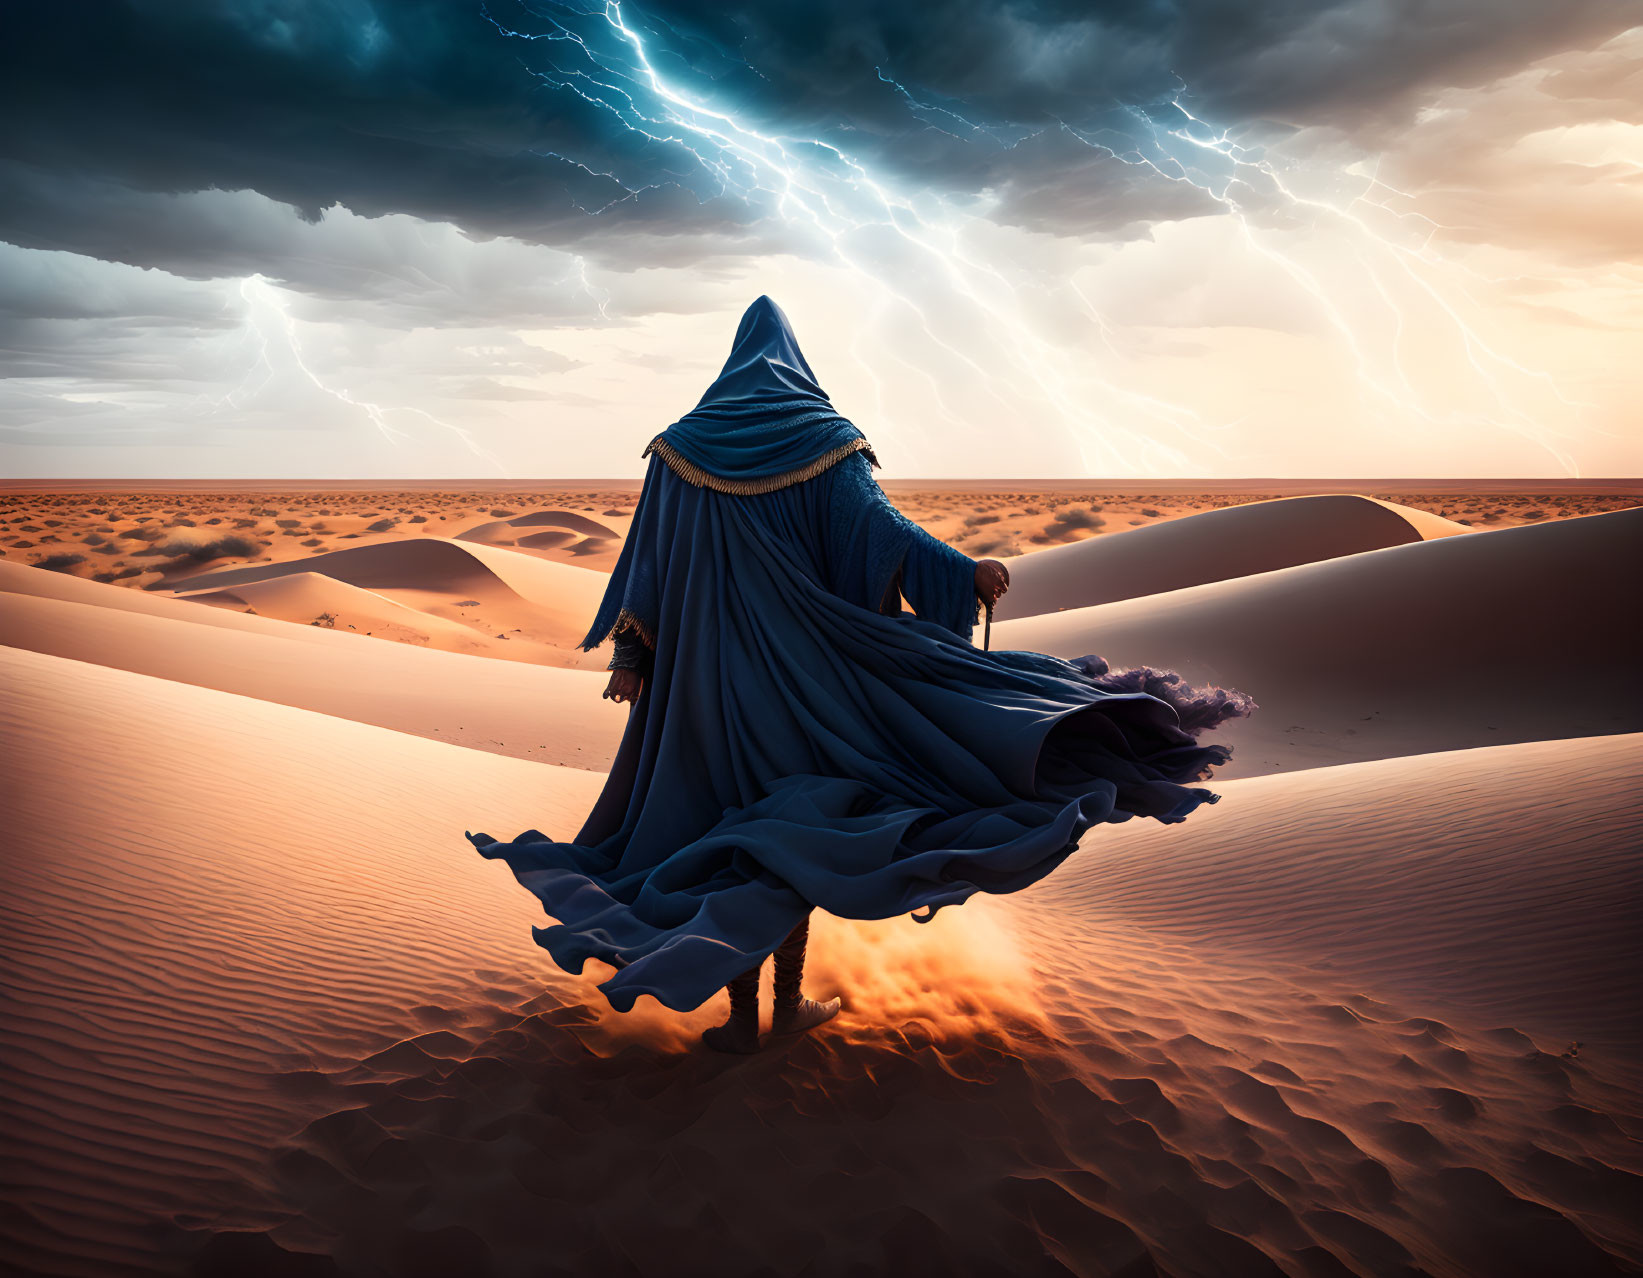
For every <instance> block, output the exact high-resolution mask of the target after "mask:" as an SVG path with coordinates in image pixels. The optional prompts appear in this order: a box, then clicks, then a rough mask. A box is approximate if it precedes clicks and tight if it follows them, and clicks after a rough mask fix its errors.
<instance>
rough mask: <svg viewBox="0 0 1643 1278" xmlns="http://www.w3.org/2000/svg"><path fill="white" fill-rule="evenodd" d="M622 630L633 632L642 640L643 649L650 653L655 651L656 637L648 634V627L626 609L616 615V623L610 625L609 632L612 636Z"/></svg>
mask: <svg viewBox="0 0 1643 1278" xmlns="http://www.w3.org/2000/svg"><path fill="white" fill-rule="evenodd" d="M623 629H626V630H631V631H633V633H634V634H636V635H638V636H639V638H640V639H642V640H644V643H645V647H647V648H649V649H650V650H651V651H652V652H655V651H656V636H655V635H653V634H652V633H651V632H650V627H649V626H647V625H646V624H645V623H644V622H642V621H640V620H639V618H638V617H637V616H636V615H635V614H633V613H631V612H629V611H628V610H627V609H626V608H624V609H622V611H621V612H619V613H617V614H616V621H615V622H614V623H613V624H612V626H611V628H610V632H611V634H613V635H614V634H615V633H616V632H617V631H619V630H623Z"/></svg>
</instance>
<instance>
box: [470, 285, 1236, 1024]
mask: <svg viewBox="0 0 1643 1278" xmlns="http://www.w3.org/2000/svg"><path fill="white" fill-rule="evenodd" d="M643 455H648V456H649V457H650V462H649V467H648V469H647V470H646V472H645V481H644V488H643V490H642V491H641V493H640V495H639V502H638V505H637V507H636V509H635V511H634V517H633V526H632V529H631V531H630V532H629V534H628V537H627V541H626V543H625V545H624V546H623V548H622V552H621V556H620V558H619V559H618V560H617V562H616V567H615V570H614V571H613V572H612V574H611V579H610V585H609V588H608V589H607V591H606V593H605V597H604V601H603V603H602V605H601V607H600V609H599V615H598V617H597V618H596V619H595V620H594V623H593V626H592V628H591V629H590V630H589V631H588V634H587V637H586V639H584V640H583V642H582V645H581V646H582V647H583V648H584V649H591V648H594V647H596V646H597V645H598V644H599V643H601V642H602V641H603V640H604V639H605V638H606V637H607V636H612V637H613V639H614V647H615V656H614V657H613V658H612V661H611V668H612V670H613V674H612V676H611V684H610V686H609V687H608V688H607V689H606V696H610V697H613V698H615V699H617V700H631V701H632V704H631V706H630V708H629V712H628V722H627V728H626V731H625V733H624V734H623V737H622V741H621V745H620V747H619V748H618V750H617V753H616V758H615V761H614V763H613V764H612V766H611V770H610V776H609V779H608V780H607V781H606V783H605V787H604V790H603V792H602V793H601V794H600V796H599V799H598V801H597V802H596V803H595V805H594V808H593V811H592V814H591V815H590V816H589V817H588V819H587V821H586V823H585V824H584V825H583V826H582V828H581V830H580V831H578V832H577V834H576V837H575V838H574V839H573V840H572V841H571V842H568V843H560V842H555V841H554V840H552V839H550V838H548V836H547V835H545V834H542V833H540V832H539V831H536V830H527V831H525V832H524V833H523V834H520V835H518V836H517V837H516V838H514V839H513V840H512V841H511V842H505V843H504V842H498V841H496V840H494V839H492V838H491V837H490V836H489V835H485V834H470V835H469V836H468V838H469V839H470V840H471V841H472V842H473V843H474V844H475V846H477V847H478V848H479V850H480V851H481V852H482V853H483V854H484V855H485V856H487V857H494V858H497V859H499V860H502V861H505V862H506V863H507V864H508V866H509V867H510V868H511V869H512V870H513V872H514V875H515V876H516V877H517V878H518V880H519V882H520V884H521V885H523V886H524V887H525V888H527V889H529V890H530V891H531V892H533V893H535V894H536V896H537V897H539V898H540V899H541V902H542V906H543V909H544V911H545V912H546V914H547V915H548V916H549V917H550V918H552V919H553V920H556V922H555V924H554V925H553V926H549V927H544V928H536V929H535V930H534V931H535V936H536V940H537V943H538V944H540V945H542V946H543V947H544V948H545V949H546V950H547V951H548V953H549V954H551V955H552V956H553V958H554V960H555V962H557V963H558V964H559V965H560V966H561V967H563V968H565V969H566V970H568V971H571V972H580V971H581V970H582V967H583V964H584V963H585V962H586V961H587V960H588V959H590V958H593V959H599V960H601V961H603V962H605V963H608V964H610V965H611V966H612V967H614V968H615V969H616V971H615V972H614V974H613V975H611V976H610V977H609V979H607V980H605V981H604V982H603V983H602V984H601V985H600V986H599V988H600V990H601V991H603V993H604V994H605V996H606V998H607V999H609V1001H610V1003H611V1006H612V1007H614V1008H616V1009H617V1010H618V1011H627V1010H629V1009H631V1008H632V1006H633V1004H634V1001H635V1000H636V999H637V998H638V997H639V996H640V995H642V994H649V995H652V996H653V997H654V998H656V999H657V1000H658V1001H660V1002H661V1003H663V1004H665V1005H666V1006H668V1007H671V1008H674V1009H676V1010H679V1011H688V1010H690V1009H693V1008H696V1007H699V1006H700V1005H701V1004H702V1003H704V1002H706V1001H707V1000H708V999H709V998H711V997H713V996H714V995H715V994H716V993H717V992H718V991H719V990H721V989H726V988H728V989H729V991H730V994H731V1016H730V1019H729V1021H727V1022H726V1024H724V1025H722V1026H719V1027H716V1028H715V1029H712V1030H709V1031H708V1032H707V1034H706V1035H704V1038H706V1040H707V1041H708V1043H709V1044H710V1045H711V1046H714V1047H717V1048H719V1049H721V1050H728V1051H752V1050H754V1049H755V1048H756V1047H757V1045H758V1002H757V989H758V980H759V969H760V966H761V964H762V963H763V961H764V960H765V959H766V958H767V957H768V956H770V955H771V954H772V953H775V954H776V956H777V958H776V971H775V987H776V989H775V995H776V998H775V1010H774V1015H773V1020H772V1027H773V1030H774V1031H776V1032H784V1031H796V1030H799V1029H805V1028H809V1027H810V1026H812V1025H814V1024H817V1023H819V1022H821V1021H823V1020H825V1019H827V1018H828V1017H830V1016H831V1015H833V1014H834V1013H835V1012H836V1011H837V1010H838V1001H837V1000H833V1001H831V1002H829V1003H815V1002H812V1001H810V1000H808V999H805V998H803V996H802V994H801V993H800V987H799V986H800V982H799V977H800V974H801V969H802V963H803V955H804V945H805V937H806V932H807V926H808V919H809V915H810V912H811V911H812V910H813V909H817V908H820V909H822V910H826V911H828V912H829V913H832V914H835V915H838V916H841V917H844V918H853V919H884V918H890V917H893V916H895V915H898V914H912V917H913V918H914V919H915V920H917V921H919V922H928V921H929V920H930V919H931V918H932V917H934V915H935V912H936V911H937V910H940V909H942V908H943V907H945V906H949V905H957V904H959V903H960V902H962V901H964V900H965V899H967V898H968V897H969V896H971V895H972V894H973V893H976V892H994V893H1005V892H1015V891H1018V890H1019V889H1021V888H1024V887H1027V886H1028V885H1030V884H1032V883H1036V882H1037V881H1038V880H1039V879H1042V878H1043V877H1044V876H1045V875H1047V874H1049V873H1050V872H1051V871H1052V870H1054V869H1055V868H1056V867H1057V866H1058V865H1060V864H1061V863H1062V861H1064V860H1065V859H1066V858H1067V857H1068V856H1069V855H1071V854H1072V853H1073V852H1074V851H1075V850H1076V849H1077V847H1078V841H1079V838H1080V836H1081V835H1083V834H1084V832H1085V831H1086V830H1088V829H1089V828H1090V827H1091V826H1093V825H1096V824H1099V823H1101V822H1115V821H1125V820H1128V819H1130V818H1132V817H1151V818H1154V819H1156V820H1158V821H1164V822H1176V821H1181V820H1184V819H1185V818H1186V817H1187V815H1188V814H1189V813H1191V812H1192V811H1193V810H1194V809H1195V808H1196V807H1198V805H1199V804H1202V803H1212V802H1215V801H1216V800H1217V799H1218V798H1219V796H1218V795H1217V794H1215V793H1214V792H1213V791H1210V790H1206V789H1203V788H1195V787H1193V786H1191V785H1190V784H1188V783H1189V782H1192V781H1196V780H1203V779H1204V778H1206V777H1207V776H1208V775H1209V771H1210V769H1211V768H1212V767H1214V766H1216V765H1219V764H1222V763H1225V762H1226V760H1227V759H1228V757H1229V756H1230V754H1231V750H1230V748H1229V747H1227V746H1224V745H1200V744H1199V743H1198V740H1197V737H1198V734H1199V733H1200V732H1202V731H1204V730H1206V729H1209V728H1214V727H1216V726H1217V725H1219V724H1220V723H1222V722H1224V721H1225V720H1226V719H1228V718H1231V717H1233V716H1235V715H1241V714H1246V713H1248V712H1249V710H1251V709H1252V708H1253V703H1251V702H1250V700H1249V698H1247V697H1245V696H1244V695H1243V694H1241V693H1237V692H1229V691H1226V690H1223V689H1215V688H1212V689H1207V690H1203V691H1198V690H1194V689H1192V688H1188V687H1186V686H1185V685H1184V684H1182V683H1181V682H1180V680H1179V679H1178V678H1176V677H1175V676H1174V675H1171V674H1169V673H1168V672H1160V671H1155V670H1150V669H1146V668H1142V669H1140V670H1131V671H1121V672H1114V671H1111V670H1109V669H1108V667H1107V665H1106V663H1105V662H1104V661H1101V660H1100V659H1099V658H1095V657H1084V658H1080V659H1079V660H1078V661H1065V660H1062V659H1061V658H1059V657H1053V656H1048V655H1046V654H1043V653H1037V652H1028V651H995V652H988V651H984V650H982V649H979V648H977V647H976V646H974V645H973V643H972V642H971V635H972V633H973V630H974V628H975V626H976V624H977V623H978V621H979V619H980V612H981V608H982V606H983V603H987V604H990V603H991V602H992V601H993V599H995V598H996V597H997V595H998V594H1000V593H1002V591H1003V590H1004V589H1006V588H1007V579H1008V576H1007V573H1006V571H1005V570H1004V568H1003V566H1002V565H1000V564H998V563H996V562H995V561H991V560H983V561H981V562H979V563H978V562H977V561H975V560H973V559H971V558H969V557H968V556H967V555H965V554H963V553H962V552H960V551H959V550H957V549H955V548H953V547H951V546H948V545H946V544H945V543H943V542H941V541H939V540H937V539H936V538H935V537H933V536H931V535H930V534H929V533H927V532H925V531H924V530H923V529H921V528H919V527H918V526H917V525H916V524H914V523H913V522H912V521H911V520H909V519H908V518H907V517H906V516H904V515H903V514H901V512H900V511H898V510H897V509H896V508H895V507H894V506H893V505H891V504H890V501H889V499H888V498H887V497H886V496H885V494H884V492H883V490H882V489H881V488H880V487H879V485H878V483H877V481H876V480H875V479H874V477H873V474H872V468H873V467H875V466H877V465H878V460H877V458H875V457H874V455H873V450H872V448H871V447H870V446H869V444H868V441H867V439H866V438H865V437H864V436H863V434H862V432H861V431H860V430H859V429H857V427H856V426H855V425H854V424H852V423H851V422H849V421H847V420H846V419H845V418H843V417H841V416H840V415H839V414H838V413H837V412H836V411H834V408H833V405H832V403H831V401H830V400H829V399H828V397H827V395H826V393H825V392H824V391H823V390H822V389H821V387H820V386H819V385H818V384H817V381H816V377H815V374H814V373H812V372H811V371H810V366H809V364H808V363H806V362H805V358H804V356H803V354H802V353H801V352H800V350H799V346H798V343H797V341H796V340H795V339H794V336H793V331H792V329H791V327H790V326H789V325H788V322H787V317H786V316H785V315H784V314H783V313H782V311H781V310H780V308H778V307H777V306H776V304H775V303H774V302H772V301H771V300H770V299H769V298H767V297H761V298H759V299H758V300H757V301H756V302H754V303H753V305H752V306H750V307H748V309H747V312H746V313H745V314H744V315H743V316H742V321H741V325H740V327H739V328H738V329H737V332H736V341H735V345H734V347H733V348H732V350H731V353H730V358H729V359H728V360H727V361H726V363H725V366H724V370H723V372H721V373H720V374H719V377H718V379H717V380H716V381H715V382H714V383H713V384H712V385H711V386H710V387H709V388H708V390H707V393H706V394H705V395H703V396H702V398H701V401H700V403H698V404H697V405H696V407H695V408H694V409H693V410H692V411H691V412H690V413H688V414H686V415H685V416H684V417H683V418H681V419H680V420H679V421H677V422H675V423H674V424H673V425H672V426H669V427H668V428H667V429H666V430H665V431H663V432H662V433H661V434H659V435H657V436H656V437H655V438H654V439H652V440H651V441H650V443H649V444H648V445H647V446H646V448H645V450H644V454H643ZM903 599H905V600H906V602H907V603H908V604H910V605H911V607H912V609H913V613H914V614H916V615H910V614H908V613H907V612H905V611H903V609H902V606H901V604H902V600H903ZM916 911H923V913H917V912H916Z"/></svg>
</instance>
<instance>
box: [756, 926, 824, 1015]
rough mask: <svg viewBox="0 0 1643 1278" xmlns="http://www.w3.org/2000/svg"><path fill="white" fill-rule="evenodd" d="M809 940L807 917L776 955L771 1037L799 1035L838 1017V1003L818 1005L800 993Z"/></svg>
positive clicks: (790, 934) (792, 932)
mask: <svg viewBox="0 0 1643 1278" xmlns="http://www.w3.org/2000/svg"><path fill="white" fill-rule="evenodd" d="M809 939H810V918H809V916H808V915H806V916H805V918H804V921H803V922H801V923H800V924H799V925H798V926H797V927H796V928H794V929H793V930H792V931H791V932H789V933H788V935H787V939H786V940H785V941H783V942H782V944H781V948H780V949H778V950H777V951H776V975H775V979H774V981H772V982H771V984H772V986H773V988H774V990H775V995H776V1011H775V1014H774V1015H773V1016H772V1017H771V1023H770V1032H771V1033H772V1034H798V1033H801V1032H802V1031H804V1030H807V1029H814V1028H815V1027H816V1026H817V1025H820V1024H821V1023H822V1022H823V1021H830V1020H832V1019H833V1018H834V1017H835V1016H837V1015H838V1014H839V1000H838V999H836V998H830V999H828V1000H827V1002H825V1003H818V1002H816V1001H815V1000H814V999H808V998H805V997H804V996H803V995H802V994H800V993H799V985H800V983H801V982H802V981H803V979H804V947H805V942H806V941H808V940H809Z"/></svg>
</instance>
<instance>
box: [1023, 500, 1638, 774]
mask: <svg viewBox="0 0 1643 1278" xmlns="http://www.w3.org/2000/svg"><path fill="white" fill-rule="evenodd" d="M1183 522H1185V521H1183ZM1160 531H1161V530H1160ZM1627 562H1633V563H1635V562H1643V511H1635V510H1625V511H1616V512H1614V513H1612V514H1604V515H1592V516H1589V517H1586V518H1583V519H1569V520H1563V521H1559V522H1557V523H1551V524H1540V525H1535V526H1529V527H1519V528H1506V529H1501V530H1499V531H1494V532H1485V533H1474V534H1472V535H1471V536H1467V537H1449V538H1444V539H1441V540H1436V541H1423V542H1417V543H1414V544H1410V545H1403V546H1393V547H1390V548H1388V549H1384V550H1376V551H1370V552H1366V553H1363V554H1357V555H1348V556H1345V557H1343V558H1339V559H1331V560H1328V561H1325V562H1322V563H1314V564H1305V565H1301V566H1297V567H1293V568H1285V569H1281V570H1278V571H1275V572H1268V573H1262V574H1259V575H1256V576H1251V577H1246V578H1241V579H1238V580H1232V581H1221V582H1214V583H1210V584H1207V585H1201V586H1193V587H1190V588H1187V589H1183V590H1177V591H1172V592H1171V593H1169V594H1163V595H1152V596H1148V597H1146V598H1140V599H1130V600H1125V601H1122V602H1118V603H1111V604H1105V605H1102V606H1100V607H1095V608H1084V609H1076V610H1069V611H1066V612H1059V613H1046V614H1044V615H1042V616H1037V617H1030V618H1024V619H1021V620H1017V621H1009V622H1005V623H1003V624H999V625H995V626H994V629H993V646H994V647H995V648H1001V649H1002V648H1028V649H1033V650H1037V651H1041V652H1050V653H1055V654H1057V655H1059V656H1063V657H1074V656H1083V655H1085V654H1096V655H1099V656H1102V657H1105V658H1106V659H1107V660H1108V661H1110V662H1112V663H1113V664H1114V665H1139V664H1143V663H1144V664H1147V665H1152V666H1158V667H1164V668H1168V669H1173V670H1175V671H1178V672H1179V673H1180V674H1182V675H1183V676H1184V677H1186V678H1188V679H1189V680H1192V681H1195V682H1198V681H1202V682H1212V683H1219V684H1222V685H1223V686H1228V687H1234V688H1238V689H1241V690H1243V691H1245V692H1247V693H1249V694H1250V695H1251V696H1253V697H1254V698H1255V699H1256V701H1257V702H1259V704H1260V709H1259V710H1258V711H1257V712H1256V714H1255V715H1253V716H1252V717H1251V718H1250V719H1248V720H1244V721H1239V722H1236V723H1234V724H1232V725H1230V726H1229V728H1228V729H1227V730H1226V732H1225V734H1224V739H1225V740H1227V741H1230V742H1232V743H1234V744H1235V746H1236V747H1237V751H1238V752H1237V754H1236V757H1235V758H1234V759H1233V762H1232V764H1231V765H1230V766H1229V767H1228V768H1227V769H1225V770H1224V771H1223V772H1222V773H1221V774H1220V775H1221V776H1223V777H1225V778H1229V779H1230V778H1234V777H1238V776H1249V775H1254V774H1256V773H1264V772H1270V771H1273V770H1278V769H1288V768H1293V767H1296V766H1302V767H1315V766H1318V765H1319V764H1320V763H1333V762H1347V761H1351V760H1358V759H1371V758H1383V757H1387V756H1392V755H1403V754H1419V753H1425V752H1429V751H1436V750H1455V749H1464V748H1468V747H1471V746H1477V745H1491V744H1504V743H1507V742H1513V741H1531V740H1545V739H1550V738H1554V737H1578V736H1589V735H1594V734H1599V733H1616V732H1634V731H1637V730H1638V729H1640V728H1643V661H1640V659H1639V649H1638V644H1637V635H1638V633H1639V631H1640V629H1643V602H1640V600H1639V596H1638V593H1637V592H1636V591H1635V590H1632V589H1630V588H1628V587H1626V586H1624V585H1623V584H1622V582H1623V580H1624V578H1625V572H1624V569H1623V568H1622V567H1621V565H1623V564H1625V563H1627Z"/></svg>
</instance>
